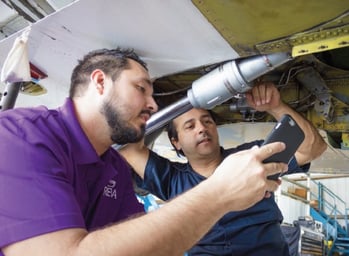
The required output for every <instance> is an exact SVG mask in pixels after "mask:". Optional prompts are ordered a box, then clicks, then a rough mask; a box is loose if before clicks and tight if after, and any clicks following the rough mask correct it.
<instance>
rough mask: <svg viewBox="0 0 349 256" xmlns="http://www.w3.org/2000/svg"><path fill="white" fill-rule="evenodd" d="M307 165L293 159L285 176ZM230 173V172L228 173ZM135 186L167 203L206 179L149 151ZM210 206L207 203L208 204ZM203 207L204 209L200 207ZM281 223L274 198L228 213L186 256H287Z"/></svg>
mask: <svg viewBox="0 0 349 256" xmlns="http://www.w3.org/2000/svg"><path fill="white" fill-rule="evenodd" d="M262 142H263V140H258V141H253V142H250V143H244V144H241V145H240V146H238V147H236V148H231V149H227V150H225V149H223V148H221V153H222V155H223V158H225V157H227V156H228V155H229V154H232V153H235V152H238V151H241V150H245V149H249V148H251V147H252V146H254V145H261V144H262ZM309 167H310V164H307V165H304V166H302V167H300V166H298V164H297V162H296V159H295V158H294V157H293V158H292V160H291V161H290V163H289V165H288V168H289V169H288V172H287V174H290V173H296V172H307V171H308V170H309ZM232 171H233V170H232ZM135 179H136V183H137V185H138V186H139V187H140V188H142V189H145V190H147V191H149V192H150V193H152V194H154V195H156V196H157V197H159V198H161V199H162V200H169V199H171V198H173V197H175V196H177V195H179V194H181V193H183V192H185V191H186V190H188V189H190V188H192V187H194V186H196V185H197V184H199V183H200V182H201V181H203V180H205V179H206V178H205V177H204V176H202V175H200V174H198V173H197V172H195V171H194V170H193V169H192V167H191V166H190V164H189V163H179V162H171V161H169V160H168V159H166V158H164V157H161V156H159V155H157V154H156V153H154V152H152V151H150V155H149V159H148V161H147V165H146V170H145V174H144V180H142V179H141V178H140V177H139V176H136V178H135ZM210 203H211V202H207V204H210ZM203 207H205V205H203ZM282 220H283V217H282V213H281V211H280V209H279V208H278V206H277V204H276V202H275V199H274V195H272V196H271V197H270V198H264V199H263V200H261V201H260V202H259V203H257V204H255V205H254V206H252V207H251V208H249V209H246V210H243V211H234V212H229V213H227V214H226V215H224V216H223V217H222V218H221V219H220V220H219V221H218V222H217V223H216V224H215V225H214V226H213V227H212V228H211V230H210V231H209V232H208V233H207V234H206V235H205V236H204V237H203V238H202V239H201V240H200V241H199V242H198V243H197V244H196V245H195V246H194V247H193V248H192V249H190V250H189V251H188V255H200V256H203V255H219V256H224V255H234V256H240V255H241V256H249V255H251V256H252V255H255V256H257V255H258V256H260V255H278V256H286V255H287V256H288V255H289V250H288V245H287V242H286V240H285V238H284V236H283V234H282V231H281V228H280V224H281V222H282Z"/></svg>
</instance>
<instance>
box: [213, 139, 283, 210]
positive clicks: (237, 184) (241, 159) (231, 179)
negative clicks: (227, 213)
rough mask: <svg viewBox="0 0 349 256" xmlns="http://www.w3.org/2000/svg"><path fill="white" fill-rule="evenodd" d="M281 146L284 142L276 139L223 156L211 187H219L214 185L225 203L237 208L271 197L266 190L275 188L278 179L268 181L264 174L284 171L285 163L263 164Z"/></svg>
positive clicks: (278, 181) (243, 207)
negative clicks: (215, 182) (214, 182)
mask: <svg viewBox="0 0 349 256" xmlns="http://www.w3.org/2000/svg"><path fill="white" fill-rule="evenodd" d="M284 149H285V144H284V143H282V142H275V143H270V144H268V145H264V146H262V147H260V148H258V147H257V146H256V147H253V148H251V149H249V150H244V151H240V152H238V153H235V154H232V155H230V156H228V157H227V158H225V160H224V161H223V162H222V163H221V164H220V165H219V166H218V168H217V169H216V171H215V172H214V174H213V175H212V176H211V178H212V179H216V181H217V179H218V184H215V185H214V186H219V187H215V188H216V189H217V190H218V191H219V192H218V191H217V192H218V196H219V197H220V199H223V200H227V201H226V202H225V203H227V204H230V205H231V208H232V209H233V210H235V211H236V210H243V209H246V208H249V207H251V206H252V205H254V204H255V203H257V202H258V201H260V200H262V199H263V198H264V197H265V196H266V197H268V196H270V194H269V193H268V191H275V190H276V189H277V188H278V187H279V185H280V184H281V180H277V181H275V180H269V179H268V178H267V177H268V176H270V175H273V174H276V173H280V172H282V173H283V172H286V171H287V164H285V163H263V160H265V159H266V158H268V157H270V156H271V155H273V154H275V153H278V152H281V151H282V150H284ZM213 189H214V188H213ZM220 190H223V191H220ZM215 191H216V190H215Z"/></svg>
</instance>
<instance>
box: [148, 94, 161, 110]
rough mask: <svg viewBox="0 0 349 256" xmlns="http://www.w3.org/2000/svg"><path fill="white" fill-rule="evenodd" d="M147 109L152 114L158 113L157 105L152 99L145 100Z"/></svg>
mask: <svg viewBox="0 0 349 256" xmlns="http://www.w3.org/2000/svg"><path fill="white" fill-rule="evenodd" d="M147 108H148V109H150V111H151V112H152V113H155V112H157V111H158V108H159V107H158V104H156V102H155V99H154V98H153V97H149V99H148V100H147Z"/></svg>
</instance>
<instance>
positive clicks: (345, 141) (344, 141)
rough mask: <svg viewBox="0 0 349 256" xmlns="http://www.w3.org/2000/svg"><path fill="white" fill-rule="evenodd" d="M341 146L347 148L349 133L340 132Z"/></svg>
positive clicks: (348, 146)
mask: <svg viewBox="0 0 349 256" xmlns="http://www.w3.org/2000/svg"><path fill="white" fill-rule="evenodd" d="M342 147H344V148H348V149H349V133H342Z"/></svg>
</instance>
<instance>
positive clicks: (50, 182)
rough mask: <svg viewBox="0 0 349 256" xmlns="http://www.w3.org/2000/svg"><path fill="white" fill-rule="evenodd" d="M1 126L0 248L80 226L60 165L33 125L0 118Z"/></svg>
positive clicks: (71, 191)
mask: <svg viewBox="0 0 349 256" xmlns="http://www.w3.org/2000/svg"><path fill="white" fill-rule="evenodd" d="M21 125H23V127H24V126H25V127H26V128H21V127H20V126H21ZM1 126H2V128H1V129H0V137H1V140H2V141H1V143H0V155H1V159H2V163H1V165H0V227H1V228H0V248H1V247H3V246H5V245H7V244H11V243H13V242H16V241H20V240H24V239H27V238H30V237H33V236H37V235H40V234H44V233H48V232H52V231H56V230H60V229H63V228H71V227H84V220H83V217H82V214H81V210H80V209H79V206H78V203H77V202H76V200H75V197H74V191H73V188H72V186H71V184H70V183H69V179H68V178H67V177H66V174H65V170H64V169H65V164H64V163H63V162H60V161H59V160H58V158H57V157H56V154H59V152H54V151H52V150H51V148H53V147H51V146H52V145H50V144H49V142H46V143H45V141H44V140H43V138H45V136H44V135H43V134H38V133H40V132H41V131H38V130H36V127H35V126H33V125H32V126H29V127H28V125H24V124H23V123H20V125H19V126H16V124H14V123H11V122H10V121H9V122H7V121H4V120H2V122H1ZM48 136H50V135H49V134H48V135H47V137H46V139H47V140H48ZM62 150H63V149H62Z"/></svg>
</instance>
